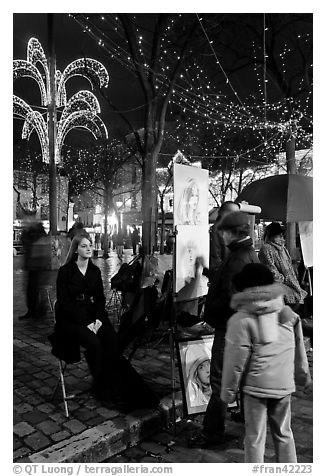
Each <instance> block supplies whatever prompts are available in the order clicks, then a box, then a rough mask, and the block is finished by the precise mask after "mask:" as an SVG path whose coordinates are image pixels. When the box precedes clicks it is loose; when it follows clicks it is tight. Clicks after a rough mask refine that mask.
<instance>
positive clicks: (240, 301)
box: [231, 283, 293, 344]
mask: <svg viewBox="0 0 326 476" xmlns="http://www.w3.org/2000/svg"><path fill="white" fill-rule="evenodd" d="M284 293H285V290H284V287H283V285H282V284H280V283H274V284H269V285H266V286H259V287H254V288H247V289H245V290H244V291H242V292H240V293H236V294H234V296H233V297H232V299H231V307H232V308H233V309H235V310H236V311H240V312H241V311H242V312H246V313H248V314H251V315H253V316H256V317H257V319H258V323H259V334H260V339H261V342H262V343H264V344H266V343H268V342H273V341H276V340H277V339H278V324H279V322H280V323H282V324H284V323H285V322H287V321H288V320H290V319H292V318H293V312H292V310H291V309H290V308H289V307H288V306H285V304H284V299H283V296H284Z"/></svg>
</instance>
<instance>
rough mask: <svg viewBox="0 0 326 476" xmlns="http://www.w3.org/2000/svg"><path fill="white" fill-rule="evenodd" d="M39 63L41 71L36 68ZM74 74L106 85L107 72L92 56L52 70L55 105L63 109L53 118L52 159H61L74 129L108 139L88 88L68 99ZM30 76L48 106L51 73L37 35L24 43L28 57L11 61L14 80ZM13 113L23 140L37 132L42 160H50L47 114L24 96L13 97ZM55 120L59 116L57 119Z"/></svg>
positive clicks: (94, 83)
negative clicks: (32, 106)
mask: <svg viewBox="0 0 326 476" xmlns="http://www.w3.org/2000/svg"><path fill="white" fill-rule="evenodd" d="M39 64H40V65H41V67H42V69H43V74H42V73H41V72H40V70H39V69H38V67H37V66H38V65H39ZM74 76H83V77H84V78H86V79H87V80H88V81H89V82H90V85H91V87H92V89H93V88H94V87H95V85H96V84H98V85H99V87H107V86H108V82H109V75H108V72H107V70H106V69H105V67H104V66H103V65H102V63H100V62H99V61H96V60H93V59H91V58H81V59H78V60H75V61H73V62H72V63H70V64H69V65H68V66H67V67H66V69H65V70H64V71H63V73H62V72H61V71H59V70H56V73H55V84H56V90H55V104H56V106H57V108H61V107H62V108H63V109H62V111H59V112H60V113H61V117H60V119H59V120H57V121H56V127H57V130H56V142H55V162H56V163H57V164H58V163H60V161H61V149H62V145H63V142H64V139H65V137H66V135H67V134H68V132H69V131H71V130H72V129H74V128H84V129H86V130H88V131H89V132H91V133H92V134H93V136H94V137H95V139H100V138H105V139H106V138H107V137H108V133H107V129H106V127H105V124H104V123H103V121H102V119H101V118H100V117H99V116H98V114H100V112H101V109H100V105H99V102H98V100H97V98H96V96H95V95H94V94H93V93H92V92H91V91H88V90H82V91H79V92H78V93H76V94H74V95H73V96H72V97H71V98H70V99H69V100H67V92H66V82H67V81H68V79H70V78H72V77H74ZM21 77H29V78H32V79H34V80H35V81H36V83H37V84H38V86H39V89H40V94H41V105H42V106H47V105H48V104H49V102H50V73H49V67H48V62H47V59H46V56H45V53H44V50H43V48H42V45H41V44H40V42H39V41H38V40H37V39H36V38H31V39H30V40H29V42H28V45H27V59H26V60H14V62H13V79H14V80H15V79H17V78H21ZM13 112H14V115H16V116H18V117H21V118H23V119H24V125H23V129H22V139H27V140H29V138H30V136H31V134H32V132H33V131H36V133H37V135H38V138H39V141H40V144H41V150H42V159H43V161H44V162H47V163H48V162H49V134H48V122H49V117H48V114H47V116H46V121H45V119H44V117H43V115H42V114H41V113H40V112H39V111H34V110H33V109H32V108H31V107H30V106H29V105H28V104H27V103H26V102H25V101H24V100H23V99H21V98H19V97H17V96H14V97H13ZM57 119H58V118H57Z"/></svg>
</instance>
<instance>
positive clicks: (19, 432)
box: [13, 250, 313, 463]
mask: <svg viewBox="0 0 326 476" xmlns="http://www.w3.org/2000/svg"><path fill="white" fill-rule="evenodd" d="M131 259H132V255H131V250H125V253H124V258H123V261H126V262H128V261H130V260H131ZM94 263H95V264H97V265H98V266H99V267H100V269H101V271H102V277H103V282H104V288H105V290H106V296H107V302H110V308H109V315H110V318H111V320H112V321H113V323H114V324H117V313H116V308H115V303H114V300H113V299H112V300H111V301H110V297H111V290H110V278H111V276H112V275H113V274H115V273H116V272H117V270H118V269H119V267H120V263H121V262H120V260H119V259H118V258H117V255H116V253H115V251H114V252H113V251H111V253H110V257H109V258H108V259H107V260H103V259H102V258H98V259H94ZM13 279H14V288H13V291H14V296H13V297H14V300H13V311H14V312H13V314H14V315H13V344H14V369H13V375H14V386H13V387H14V388H13V391H14V397H13V402H14V407H13V425H14V426H13V432H14V447H13V449H14V454H13V459H14V461H18V462H101V461H108V462H116V463H122V462H141V463H146V462H152V463H158V462H178V463H186V462H230V463H231V462H232V463H234V462H242V461H243V429H242V425H241V424H238V423H235V422H233V421H231V420H230V418H228V421H227V429H228V431H229V432H230V433H231V434H233V436H234V438H233V439H232V440H231V441H229V442H228V443H227V444H226V445H225V446H224V447H221V448H218V449H214V450H201V449H188V448H187V445H186V440H187V438H188V436H189V435H190V433H191V432H192V431H193V430H194V429H195V428H196V427H198V426H199V425H200V423H201V419H202V416H197V417H195V418H192V419H191V420H187V419H184V418H183V414H182V397H181V390H180V381H179V376H178V369H176V377H177V381H176V392H177V393H176V401H175V403H176V414H177V416H178V417H179V421H178V423H177V424H176V427H175V432H174V431H173V425H172V426H171V421H172V420H171V404H172V403H171V367H170V346H169V333H168V331H167V327H166V326H165V325H164V324H162V325H161V326H160V327H159V329H158V330H157V331H155V332H154V333H153V334H152V335H151V336H150V337H149V336H147V338H146V339H144V340H143V342H142V343H141V344H140V345H139V347H138V348H137V350H136V352H135V355H134V357H133V360H132V362H133V365H134V366H135V368H136V369H137V370H138V371H139V373H141V374H142V376H143V378H144V379H145V380H146V381H147V383H148V384H149V385H150V386H151V388H152V389H153V390H154V391H155V392H156V393H157V395H158V396H159V397H160V399H161V406H160V408H158V409H157V410H141V411H140V410H139V411H136V412H132V413H131V414H128V415H125V414H121V413H119V412H118V411H117V410H115V409H114V408H106V407H104V406H102V405H101V404H100V403H99V402H97V401H96V400H95V399H94V398H93V397H92V395H91V394H90V393H89V389H90V384H91V381H90V376H89V372H88V368H87V365H86V363H85V361H84V360H82V361H81V362H80V363H78V364H74V365H71V366H68V368H67V374H66V386H67V390H68V393H71V392H73V393H74V394H75V395H76V396H75V398H73V399H72V400H70V401H69V403H68V405H69V411H70V417H69V418H66V416H65V413H64V408H63V403H62V398H61V393H60V388H59V389H58V391H57V392H56V394H55V396H54V398H52V394H53V389H54V387H55V385H56V383H57V380H58V376H59V372H58V361H57V359H56V358H55V357H54V356H52V354H51V348H50V345H49V342H48V339H47V338H48V335H49V334H51V331H52V328H53V316H52V314H51V312H50V308H48V312H47V316H46V317H45V318H44V319H41V320H35V319H33V320H23V321H21V320H18V316H19V315H22V314H24V313H25V312H26V306H25V296H24V272H23V270H22V257H21V256H16V257H14V274H13ZM55 279H56V272H55V271H53V272H51V277H50V280H49V286H48V291H49V293H50V296H51V299H54V298H55ZM43 293H44V296H46V294H47V291H46V289H43ZM308 347H309V346H308ZM312 356H313V354H312V351H309V352H308V357H309V361H310V365H311V370H312ZM292 409H293V416H292V427H293V432H294V436H295V440H296V446H297V452H298V461H299V462H301V463H309V462H312V460H313V459H312V458H313V448H312V445H313V443H312V441H313V439H312V432H313V425H312V417H313V412H312V395H306V394H305V393H304V392H303V391H302V389H300V388H299V389H298V390H297V392H296V393H295V394H294V396H293V404H292ZM273 458H274V451H273V445H272V442H271V439H270V435H268V439H267V450H266V461H274V459H273Z"/></svg>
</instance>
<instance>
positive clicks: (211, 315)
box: [188, 211, 259, 448]
mask: <svg viewBox="0 0 326 476" xmlns="http://www.w3.org/2000/svg"><path fill="white" fill-rule="evenodd" d="M218 229H219V230H220V232H221V233H222V235H223V240H224V243H225V245H226V246H227V247H228V249H229V254H228V256H227V257H226V259H225V260H224V261H223V263H222V264H221V265H220V266H219V268H218V269H217V271H216V272H215V274H214V276H213V279H212V281H211V283H210V286H209V288H208V294H207V296H206V302H205V310H204V316H203V319H204V321H205V322H207V323H208V324H209V325H210V326H212V327H213V328H214V329H215V336H214V342H213V347H212V359H211V369H210V382H211V388H212V395H211V398H210V400H209V403H208V406H207V409H206V413H205V416H204V420H203V429H202V431H200V432H199V433H195V434H194V435H193V436H192V437H191V438H190V439H189V440H188V445H189V446H190V447H192V448H194V447H197V448H207V447H209V446H211V445H214V446H215V445H219V444H223V443H225V441H226V436H225V418H226V411H227V404H226V403H225V402H224V401H222V400H221V397H220V394H221V378H222V368H223V355H224V341H225V333H226V325H227V321H228V319H229V318H230V317H231V315H232V314H233V310H232V309H231V307H230V301H231V297H232V294H233V292H234V289H233V285H232V278H233V276H234V275H235V274H237V273H238V272H240V271H241V269H242V268H243V267H244V266H245V265H246V264H247V263H257V262H258V261H259V260H258V256H257V253H256V252H255V250H254V248H253V246H252V240H251V238H250V236H249V217H248V215H247V214H245V213H243V212H240V211H234V212H231V213H229V214H227V215H225V216H224V217H223V218H222V219H221V220H220V222H219V226H218Z"/></svg>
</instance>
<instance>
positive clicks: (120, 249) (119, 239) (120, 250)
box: [116, 228, 124, 259]
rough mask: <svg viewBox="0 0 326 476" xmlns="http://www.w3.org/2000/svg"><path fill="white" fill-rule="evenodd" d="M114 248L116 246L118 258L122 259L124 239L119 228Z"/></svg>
mask: <svg viewBox="0 0 326 476" xmlns="http://www.w3.org/2000/svg"><path fill="white" fill-rule="evenodd" d="M116 246H117V254H118V258H120V259H122V257H123V247H124V237H123V232H122V229H121V228H119V231H118V234H117V240H116Z"/></svg>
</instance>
